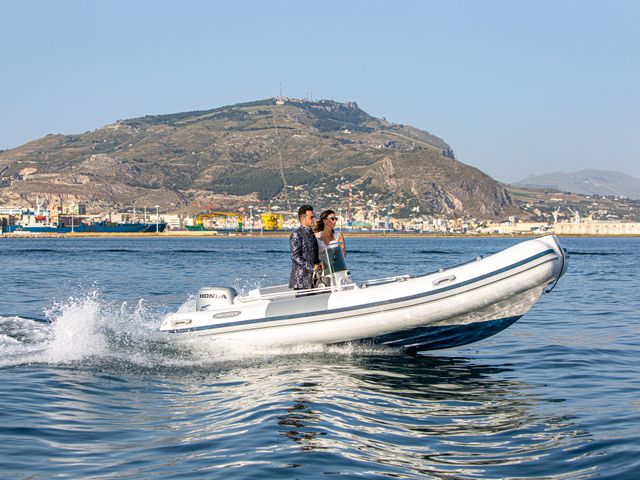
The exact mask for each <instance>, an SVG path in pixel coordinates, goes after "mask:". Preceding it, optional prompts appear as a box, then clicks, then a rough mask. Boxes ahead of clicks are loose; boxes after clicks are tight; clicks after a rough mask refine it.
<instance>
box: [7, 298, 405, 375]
mask: <svg viewBox="0 0 640 480" xmlns="http://www.w3.org/2000/svg"><path fill="white" fill-rule="evenodd" d="M195 302H196V300H195V297H194V296H193V295H192V296H190V297H189V298H187V300H186V301H185V302H184V303H183V304H182V305H181V306H180V308H179V311H190V310H193V309H194V307H195ZM163 307H164V306H163V305H152V304H150V303H149V302H147V301H146V300H144V299H140V300H138V302H137V303H136V304H135V305H132V304H128V303H127V302H122V303H117V302H109V301H106V300H104V299H103V298H102V296H101V293H100V291H99V290H97V289H94V290H91V291H89V292H86V293H85V294H82V295H80V296H74V297H69V298H68V299H67V300H65V301H61V302H55V303H54V304H52V305H51V306H50V307H49V308H47V309H46V310H45V312H44V318H43V319H31V318H25V317H20V316H1V315H0V368H6V367H11V366H16V365H25V364H50V365H64V366H71V367H73V366H85V367H92V366H95V367H98V368H100V367H104V366H112V367H118V366H119V367H122V368H129V367H138V368H163V367H194V366H198V367H206V366H207V365H218V364H220V363H221V362H228V361H236V360H246V359H250V358H256V357H260V358H264V357H270V356H276V355H296V354H309V353H314V354H316V353H323V354H335V355H366V354H368V353H372V354H376V355H380V354H383V355H384V354H385V353H391V352H392V351H393V352H394V353H396V351H395V350H392V349H389V348H384V347H376V346H366V345H360V344H345V345H332V346H323V345H298V346H295V347H278V346H261V347H257V346H254V345H249V344H239V343H237V342H229V343H224V342H217V343H216V344H215V345H213V344H212V343H210V342H208V341H205V340H203V339H201V338H194V339H193V341H190V342H183V343H181V344H179V345H176V344H175V343H174V342H172V341H171V338H167V336H166V334H165V333H162V332H159V331H158V327H159V325H160V323H161V321H162V318H163V316H164V310H163Z"/></svg>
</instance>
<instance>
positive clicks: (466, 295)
mask: <svg viewBox="0 0 640 480" xmlns="http://www.w3.org/2000/svg"><path fill="white" fill-rule="evenodd" d="M566 266H567V264H566V255H565V253H564V251H563V250H562V249H561V248H560V246H559V244H558V242H557V240H556V239H555V237H544V238H543V239H537V240H531V241H529V242H523V244H520V245H516V246H514V247H511V248H510V249H507V250H505V251H503V252H499V253H498V254H495V255H492V256H491V257H487V258H486V259H481V260H478V261H475V262H471V263H470V264H465V265H461V266H458V267H454V268H451V269H448V270H443V271H439V272H434V273H432V274H428V275H422V276H418V277H409V278H406V277H398V278H396V279H395V280H393V281H389V282H384V283H382V284H376V283H371V284H363V285H360V286H355V287H354V288H352V289H350V290H342V291H337V292H327V293H319V294H315V295H307V296H297V297H296V296H294V294H293V293H292V294H290V295H289V296H287V295H283V296H281V297H275V298H266V297H261V296H258V297H257V298H256V299H255V300H252V299H250V298H249V299H247V298H246V297H245V298H244V299H242V297H241V298H240V299H238V300H237V301H236V303H234V304H233V305H230V306H228V307H225V308H222V309H217V310H215V311H204V312H185V313H180V314H173V315H170V316H168V317H167V318H166V319H165V321H164V322H163V326H162V327H161V330H165V331H168V332H172V333H174V334H179V336H181V337H185V338H188V337H190V336H202V337H207V338H210V339H212V340H213V339H215V340H222V341H231V342H242V343H245V344H246V343H251V344H277V345H299V344H308V343H311V344H316V343H318V344H332V343H344V342H350V341H364V342H368V343H374V344H382V345H388V346H391V347H401V348H404V349H408V350H414V351H418V350H430V349H443V348H450V347H455V346H460V345H465V344H468V343H472V342H475V341H478V340H482V339H484V338H487V337H488V336H491V335H494V334H496V333H498V332H499V331H501V330H503V329H504V328H507V327H508V326H509V325H512V324H513V323H514V322H515V321H517V320H518V319H519V318H520V317H522V316H523V315H524V314H525V313H526V312H527V311H528V310H529V309H531V307H532V306H533V305H534V304H535V303H536V302H537V301H538V299H539V298H540V296H541V295H542V293H543V292H544V290H545V288H546V287H547V286H548V285H549V284H550V283H551V282H554V281H557V279H558V278H559V277H560V276H561V275H562V274H563V273H564V271H565V270H566ZM229 316H233V319H229V318H228V317H229Z"/></svg>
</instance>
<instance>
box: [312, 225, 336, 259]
mask: <svg viewBox="0 0 640 480" xmlns="http://www.w3.org/2000/svg"><path fill="white" fill-rule="evenodd" d="M321 235H322V232H317V233H316V238H317V239H318V255H319V254H321V253H322V252H324V251H325V250H326V249H327V244H326V243H324V242H323V241H322V240H321V239H320V236H321ZM334 243H340V233H339V232H336V230H335V229H334V230H333V240H331V241H330V242H329V245H333V244H334Z"/></svg>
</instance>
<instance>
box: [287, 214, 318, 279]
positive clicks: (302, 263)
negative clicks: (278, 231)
mask: <svg viewBox="0 0 640 480" xmlns="http://www.w3.org/2000/svg"><path fill="white" fill-rule="evenodd" d="M314 219H315V214H314V213H313V207H312V206H311V205H303V206H301V207H300V208H299V209H298V220H300V226H299V227H298V229H297V230H295V231H294V232H293V233H292V234H291V236H290V237H289V247H290V248H291V263H292V265H291V276H290V277H289V288H293V289H294V290H303V289H307V288H313V272H314V270H318V269H320V268H321V266H322V264H321V263H320V259H319V258H318V240H316V237H315V235H314V234H313V222H314Z"/></svg>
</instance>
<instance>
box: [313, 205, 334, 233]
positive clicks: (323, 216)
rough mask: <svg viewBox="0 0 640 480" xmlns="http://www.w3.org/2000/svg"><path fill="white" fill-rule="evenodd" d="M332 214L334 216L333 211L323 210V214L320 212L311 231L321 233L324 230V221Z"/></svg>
mask: <svg viewBox="0 0 640 480" xmlns="http://www.w3.org/2000/svg"><path fill="white" fill-rule="evenodd" d="M332 213H333V214H334V215H335V213H336V212H334V211H333V210H325V211H324V212H322V213H321V214H320V219H319V220H318V221H317V222H316V226H315V227H314V228H313V231H314V232H322V231H323V230H324V221H325V220H326V218H327V217H328V216H329V215H331V214H332Z"/></svg>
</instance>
